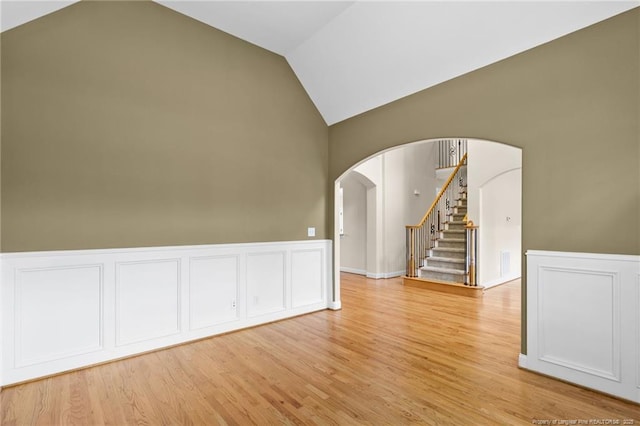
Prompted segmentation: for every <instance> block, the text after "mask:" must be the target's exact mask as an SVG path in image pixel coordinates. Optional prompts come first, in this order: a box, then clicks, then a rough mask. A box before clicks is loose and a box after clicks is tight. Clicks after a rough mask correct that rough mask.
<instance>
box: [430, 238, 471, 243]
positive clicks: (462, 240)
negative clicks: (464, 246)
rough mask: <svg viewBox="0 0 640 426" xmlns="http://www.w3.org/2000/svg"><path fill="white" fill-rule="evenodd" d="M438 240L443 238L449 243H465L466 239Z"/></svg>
mask: <svg viewBox="0 0 640 426" xmlns="http://www.w3.org/2000/svg"><path fill="white" fill-rule="evenodd" d="M440 240H444V241H447V242H449V243H466V242H467V240H465V239H464V238H441V239H440ZM440 240H436V241H440Z"/></svg>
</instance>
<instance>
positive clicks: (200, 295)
mask: <svg viewBox="0 0 640 426" xmlns="http://www.w3.org/2000/svg"><path fill="white" fill-rule="evenodd" d="M238 262H239V261H238V256H237V255H235V256H218V257H199V258H194V259H191V267H190V274H189V313H190V318H189V324H190V328H191V329H192V330H194V329H198V328H203V327H211V326H213V325H216V324H220V323H224V322H227V321H233V320H236V319H238V286H239V282H238V278H239V273H238V268H239V263H238Z"/></svg>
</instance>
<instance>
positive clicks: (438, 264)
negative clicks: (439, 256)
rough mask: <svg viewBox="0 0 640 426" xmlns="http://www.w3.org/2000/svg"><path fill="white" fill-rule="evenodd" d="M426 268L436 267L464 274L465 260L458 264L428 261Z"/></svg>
mask: <svg viewBox="0 0 640 426" xmlns="http://www.w3.org/2000/svg"><path fill="white" fill-rule="evenodd" d="M426 266H434V267H436V268H447V269H457V270H458V271H460V272H464V260H463V261H461V262H458V263H453V262H443V261H441V260H436V259H427V261H426Z"/></svg>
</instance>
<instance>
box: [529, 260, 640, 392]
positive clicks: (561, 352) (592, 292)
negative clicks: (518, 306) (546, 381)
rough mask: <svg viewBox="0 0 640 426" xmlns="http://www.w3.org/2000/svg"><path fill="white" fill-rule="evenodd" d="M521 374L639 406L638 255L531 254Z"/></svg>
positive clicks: (639, 322)
mask: <svg viewBox="0 0 640 426" xmlns="http://www.w3.org/2000/svg"><path fill="white" fill-rule="evenodd" d="M526 368H527V369H529V370H532V371H536V372H539V373H542V374H545V375H548V376H552V377H557V378H559V379H562V380H565V381H568V382H571V383H576V384H578V385H581V386H585V387H588V388H591V389H595V390H598V391H601V392H604V393H608V394H611V395H615V396H618V397H621V398H624V399H628V400H631V401H635V402H640V256H629V255H611V254H594V253H563V252H544V251H528V252H527V358H526Z"/></svg>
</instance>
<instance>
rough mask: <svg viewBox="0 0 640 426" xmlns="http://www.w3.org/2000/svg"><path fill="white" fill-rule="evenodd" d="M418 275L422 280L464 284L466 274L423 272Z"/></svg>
mask: <svg viewBox="0 0 640 426" xmlns="http://www.w3.org/2000/svg"><path fill="white" fill-rule="evenodd" d="M418 275H419V276H420V278H427V279H432V280H438V281H448V282H453V283H464V278H465V277H464V274H450V273H446V272H434V271H422V270H420V271H419V273H418Z"/></svg>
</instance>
